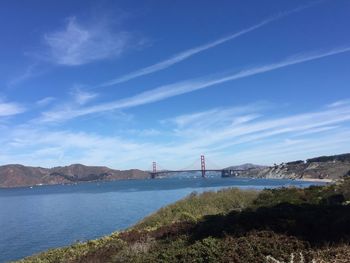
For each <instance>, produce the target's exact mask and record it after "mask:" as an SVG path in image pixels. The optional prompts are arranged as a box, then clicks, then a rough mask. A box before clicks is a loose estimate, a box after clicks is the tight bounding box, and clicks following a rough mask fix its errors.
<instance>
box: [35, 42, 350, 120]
mask: <svg viewBox="0 0 350 263" xmlns="http://www.w3.org/2000/svg"><path fill="white" fill-rule="evenodd" d="M349 51H350V47H344V48H335V49H332V50H328V51H324V52H314V53H308V54H302V55H300V54H298V55H294V56H292V57H289V58H287V59H285V60H282V61H280V62H277V63H272V64H266V65H262V66H258V67H252V68H248V69H245V70H242V71H240V72H238V73H234V74H230V75H226V76H222V77H217V76H211V77H206V78H200V79H190V80H186V81H182V82H177V83H173V84H168V85H163V86H160V87H158V88H155V89H152V90H148V91H145V92H142V93H139V94H137V95H135V96H133V97H129V98H126V99H121V100H117V101H112V102H107V103H102V104H99V105H93V106H90V107H80V108H75V109H64V110H58V111H48V112H44V113H43V115H42V117H41V121H44V122H50V121H64V120H68V119H72V118H76V117H79V116H84V115H88V114H93V113H99V112H105V111H111V110H117V109H124V108H130V107H136V106H140V105H144V104H149V103H153V102H157V101H160V100H164V99H167V98H170V97H174V96H178V95H181V94H185V93H189V92H193V91H196V90H200V89H204V88H208V87H211V86H215V85H217V84H221V83H225V82H228V81H232V80H236V79H241V78H246V77H249V76H253V75H257V74H261V73H265V72H269V71H274V70H277V69H281V68H284V67H288V66H291V65H295V64H300V63H304V62H308V61H312V60H316V59H321V58H324V57H328V56H332V55H336V54H341V53H344V52H349Z"/></svg>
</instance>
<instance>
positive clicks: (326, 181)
mask: <svg viewBox="0 0 350 263" xmlns="http://www.w3.org/2000/svg"><path fill="white" fill-rule="evenodd" d="M297 180H299V181H304V182H318V183H334V182H336V181H337V179H320V178H300V179H297Z"/></svg>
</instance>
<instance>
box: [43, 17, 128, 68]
mask: <svg viewBox="0 0 350 263" xmlns="http://www.w3.org/2000/svg"><path fill="white" fill-rule="evenodd" d="M128 38H129V37H128V34H127V33H125V32H118V33H114V32H112V30H111V29H110V28H109V27H108V25H106V24H103V23H96V24H93V25H90V26H87V25H82V24H80V23H78V22H77V19H76V18H75V17H71V18H69V19H68V21H67V25H66V27H65V28H64V29H63V30H58V31H55V32H51V33H47V34H46V35H45V36H44V40H45V44H46V45H47V47H48V59H49V60H50V61H52V62H54V63H56V64H60V65H67V66H76V65H82V64H86V63H89V62H92V61H95V60H100V59H106V58H113V57H116V56H119V55H120V54H122V53H123V52H124V51H125V49H126V48H127V42H128Z"/></svg>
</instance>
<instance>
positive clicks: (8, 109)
mask: <svg viewBox="0 0 350 263" xmlns="http://www.w3.org/2000/svg"><path fill="white" fill-rule="evenodd" d="M24 111H25V108H24V107H23V106H21V105H19V104H17V103H12V102H1V101H0V117H8V116H12V115H17V114H20V113H23V112H24Z"/></svg>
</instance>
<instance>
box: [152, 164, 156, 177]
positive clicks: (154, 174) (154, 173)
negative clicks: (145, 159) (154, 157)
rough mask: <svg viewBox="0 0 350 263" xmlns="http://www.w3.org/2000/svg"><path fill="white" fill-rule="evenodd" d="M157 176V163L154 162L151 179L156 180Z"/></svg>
mask: <svg viewBox="0 0 350 263" xmlns="http://www.w3.org/2000/svg"><path fill="white" fill-rule="evenodd" d="M156 174H157V163H156V162H153V163H152V173H151V177H152V178H155V177H156Z"/></svg>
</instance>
